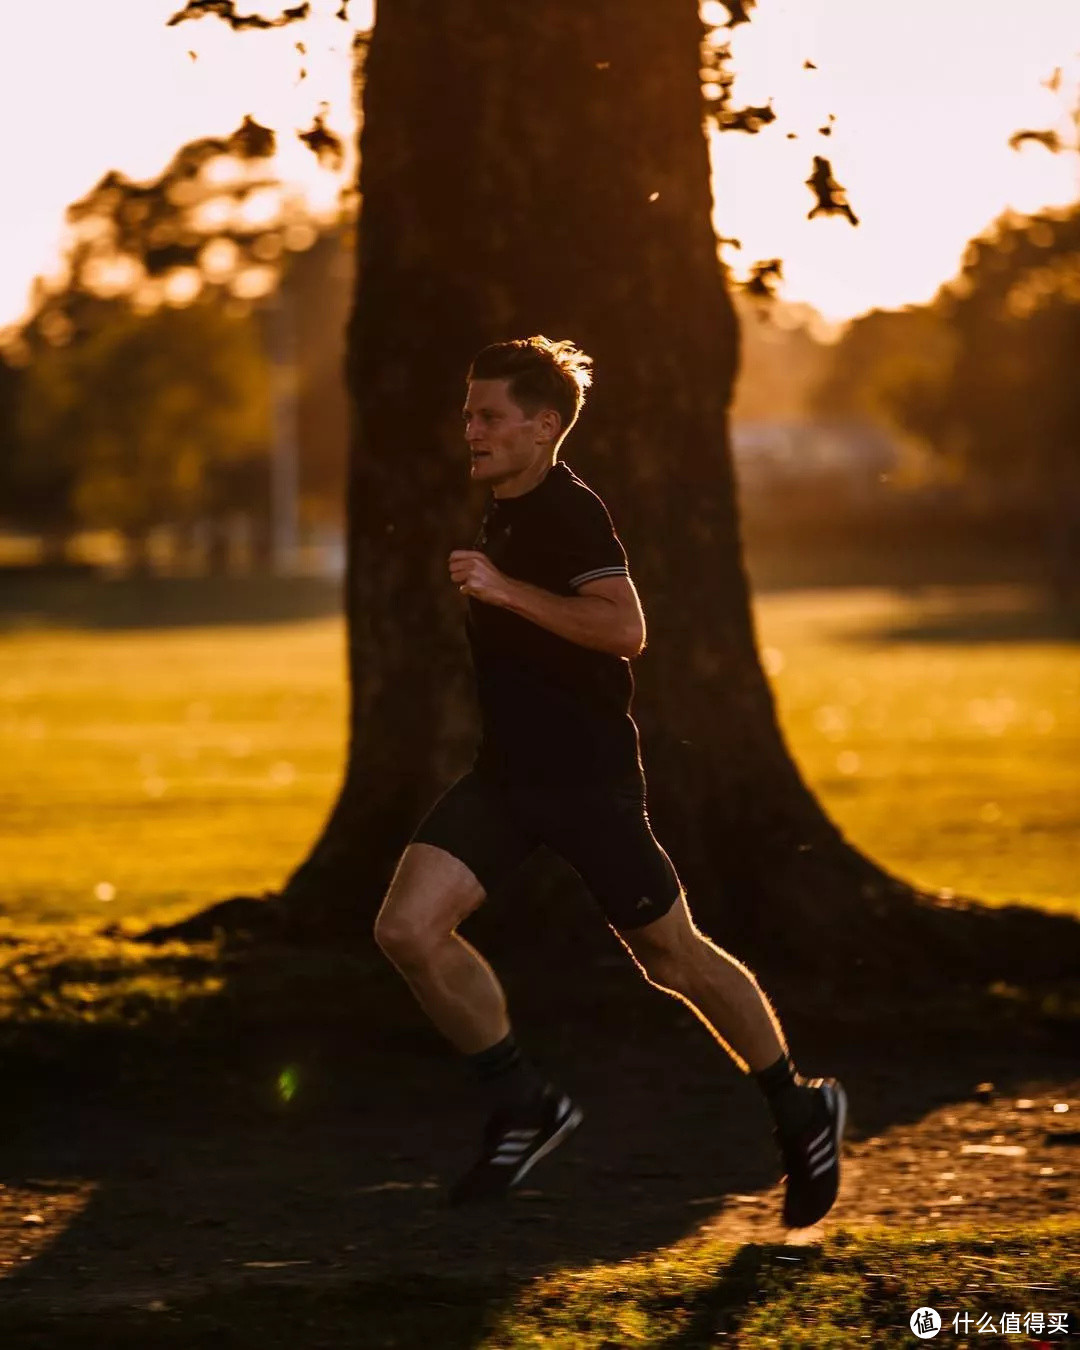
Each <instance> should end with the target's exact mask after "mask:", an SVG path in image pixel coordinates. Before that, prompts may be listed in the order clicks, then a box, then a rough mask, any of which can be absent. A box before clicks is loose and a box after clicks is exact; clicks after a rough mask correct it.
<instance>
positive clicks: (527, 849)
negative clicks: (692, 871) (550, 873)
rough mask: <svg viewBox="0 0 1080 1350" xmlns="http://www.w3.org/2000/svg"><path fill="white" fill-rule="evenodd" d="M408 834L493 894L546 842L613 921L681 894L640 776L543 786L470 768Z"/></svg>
mask: <svg viewBox="0 0 1080 1350" xmlns="http://www.w3.org/2000/svg"><path fill="white" fill-rule="evenodd" d="M412 842H413V843H416V844H432V845H434V847H436V848H441V849H443V850H444V851H445V852H446V853H450V854H452V855H453V856H454V857H455V858H458V859H459V860H460V861H461V862H463V863H464V864H465V866H466V867H467V868H468V869H469V870H470V871H471V872H472V873H473V875H474V876H475V877H476V878H477V880H478V881H479V882H480V884H481V885H482V886H483V888H484V890H485V891H486V892H487V893H488V894H489V895H490V894H491V892H492V891H493V890H495V889H496V888H497V887H499V886H500V885H501V884H502V883H503V882H504V881H505V880H506V878H507V877H508V876H509V875H510V873H511V872H512V871H513V870H514V869H515V868H516V867H518V866H519V865H520V864H521V863H522V862H524V861H525V859H526V858H527V857H528V856H529V854H530V853H532V852H533V851H534V850H535V849H536V848H538V847H539V846H540V845H541V844H546V845H547V846H548V848H550V849H552V850H553V851H554V852H555V853H558V854H559V855H560V857H562V858H565V859H566V861H567V862H568V863H569V864H570V866H571V867H573V868H574V870H575V871H576V872H577V873H578V875H579V876H580V877H581V879H582V881H584V883H585V885H586V886H587V887H588V889H589V891H590V892H591V893H592V895H593V897H594V898H595V900H596V901H597V903H598V904H599V906H600V908H601V910H602V911H603V913H604V916H605V918H606V919H607V921H608V923H610V924H611V926H612V927H613V928H615V929H618V930H619V931H623V930H627V929H633V928H642V927H644V926H645V925H646V924H649V923H652V922H653V921H654V920H655V919H659V918H661V917H662V916H663V915H664V914H666V913H667V912H668V910H670V909H671V907H672V905H674V904H675V902H676V900H678V898H679V896H680V895H681V894H682V886H681V884H680V882H679V878H678V876H677V875H676V872H675V868H674V867H673V866H672V865H671V859H670V858H669V857H668V855H667V854H666V853H665V852H664V850H663V849H662V848H661V847H660V845H659V844H658V843H657V841H656V837H655V836H654V835H653V832H652V827H651V826H650V824H649V816H648V812H647V811H646V809H645V792H644V785H643V784H642V782H641V781H640V780H636V781H633V782H631V783H630V784H628V785H627V786H625V787H622V786H619V787H615V788H611V787H599V786H597V787H593V786H591V785H589V786H578V785H566V786H560V787H546V788H540V787H537V786H534V785H517V784H507V783H503V782H496V781H494V780H492V779H489V778H487V777H485V776H483V775H481V774H479V773H477V772H476V771H475V770H474V771H473V772H471V773H467V774H466V775H465V777H464V778H460V779H458V781H457V782H456V783H455V784H454V785H453V787H451V788H450V789H449V790H448V791H447V792H446V793H445V794H444V795H443V796H442V797H440V799H439V800H438V801H437V802H436V803H435V805H434V806H433V807H432V808H431V810H430V811H429V812H428V814H427V816H425V818H424V819H423V820H422V821H421V823H420V825H419V826H418V828H417V830H416V833H415V834H414V835H413V838H412Z"/></svg>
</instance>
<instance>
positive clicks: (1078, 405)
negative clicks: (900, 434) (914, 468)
mask: <svg viewBox="0 0 1080 1350" xmlns="http://www.w3.org/2000/svg"><path fill="white" fill-rule="evenodd" d="M935 311H936V313H937V315H938V316H939V317H940V321H941V323H942V324H943V326H944V327H945V328H946V329H947V331H948V333H949V334H950V337H951V339H952V344H951V346H952V359H951V361H947V362H943V363H942V364H941V365H940V367H938V368H937V369H936V370H935V371H927V372H926V373H925V374H924V376H923V378H922V379H921V380H920V381H919V382H917V383H915V384H914V385H913V386H912V387H911V388H910V389H909V390H907V391H906V395H905V397H904V398H902V399H901V400H900V411H901V415H902V416H903V417H904V419H905V421H906V422H907V424H908V425H909V426H910V427H911V428H912V429H914V430H916V431H918V432H919V433H921V434H923V435H924V436H925V437H926V439H927V440H928V442H929V443H930V445H931V446H932V447H933V448H934V449H935V450H937V451H938V452H939V453H940V454H941V455H943V456H945V457H947V458H948V459H950V460H952V461H954V462H955V463H956V464H957V465H958V466H960V467H961V468H962V469H963V471H964V473H965V474H966V475H967V476H970V477H971V478H972V479H973V480H975V481H976V482H977V483H978V484H979V487H980V489H981V491H982V493H983V494H984V495H985V496H986V498H987V499H988V500H989V502H990V503H991V504H992V505H993V506H994V507H996V508H997V509H999V510H1000V509H1002V508H1004V507H1008V508H1010V509H1016V508H1017V507H1021V508H1027V509H1030V510H1033V511H1034V512H1035V513H1036V515H1037V516H1038V517H1039V518H1041V521H1042V525H1043V537H1044V540H1045V544H1046V550H1047V563H1048V569H1049V578H1050V580H1051V583H1052V586H1053V589H1054V591H1055V593H1056V594H1057V596H1058V598H1059V600H1060V601H1061V602H1062V603H1063V604H1069V603H1070V602H1074V601H1075V600H1076V599H1077V596H1078V594H1080V379H1078V377H1077V371H1078V368H1080V367H1078V361H1080V208H1074V209H1072V210H1070V211H1061V212H1044V213H1042V214H1040V215H1037V216H1033V217H1030V218H1027V217H1020V216H1015V215H1006V216H1003V217H1002V218H1000V219H999V220H998V221H996V222H995V224H994V225H993V226H992V227H991V229H990V230H989V231H987V233H986V234H984V235H983V236H981V237H980V238H979V239H977V240H975V241H974V242H973V243H972V244H971V245H970V246H969V248H968V251H967V254H966V256H965V258H964V263H963V266H962V268H961V270H960V274H959V276H958V277H957V278H956V280H955V281H953V282H952V283H950V284H949V285H948V286H946V287H945V288H943V290H942V292H941V293H940V295H939V296H938V298H937V301H936V302H935Z"/></svg>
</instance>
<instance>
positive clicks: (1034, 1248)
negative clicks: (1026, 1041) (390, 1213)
mask: <svg viewBox="0 0 1080 1350" xmlns="http://www.w3.org/2000/svg"><path fill="white" fill-rule="evenodd" d="M1078 1238H1080V1225H1078V1224H1077V1222H1076V1221H1075V1220H1056V1221H1055V1220H1050V1221H1046V1222H1043V1223H1040V1224H1037V1225H1034V1226H1029V1227H1028V1229H1027V1230H1026V1231H1023V1232H1021V1231H1018V1230H1017V1229H1015V1228H1009V1227H1007V1226H1005V1225H1000V1226H997V1227H995V1228H992V1229H989V1230H987V1229H984V1230H981V1231H980V1232H978V1233H973V1232H963V1231H953V1232H949V1233H941V1234H932V1233H927V1232H926V1231H921V1232H920V1233H919V1234H918V1236H914V1235H910V1234H904V1233H897V1232H886V1231H866V1232H862V1233H859V1234H852V1233H849V1232H846V1231H843V1230H841V1231H840V1232H837V1233H835V1234H833V1235H831V1236H829V1237H827V1238H825V1239H824V1240H823V1241H821V1242H816V1243H811V1244H808V1245H805V1246H792V1245H781V1244H757V1243H748V1244H746V1245H744V1246H741V1247H738V1246H736V1245H735V1244H733V1243H730V1242H729V1243H725V1242H718V1241H715V1240H712V1239H709V1240H704V1241H702V1240H698V1239H694V1238H690V1239H687V1240H686V1241H684V1242H681V1243H678V1244H677V1245H676V1246H674V1247H671V1248H667V1249H664V1250H662V1251H658V1252H656V1253H653V1254H650V1255H647V1256H643V1257H640V1258H638V1259H636V1260H630V1261H623V1262H619V1263H614V1264H611V1263H597V1264H595V1265H591V1266H588V1267H585V1268H581V1269H562V1270H555V1271H552V1272H551V1273H550V1274H547V1275H543V1276H541V1277H539V1278H537V1279H534V1280H530V1281H528V1282H525V1283H522V1284H518V1285H515V1284H514V1282H513V1281H512V1279H511V1277H510V1276H509V1275H502V1276H498V1275H494V1274H493V1275H492V1276H490V1277H488V1278H487V1279H471V1280H470V1279H469V1278H467V1277H465V1276H445V1275H439V1274H437V1273H432V1274H429V1275H425V1276H424V1278H423V1284H422V1294H420V1296H418V1291H420V1290H421V1286H420V1285H419V1284H418V1283H417V1277H416V1276H415V1275H413V1276H409V1275H403V1276H401V1277H399V1278H398V1279H396V1280H395V1279H392V1278H388V1279H383V1280H378V1279H364V1278H349V1277H348V1276H343V1277H341V1278H339V1279H337V1280H331V1279H326V1278H323V1279H320V1280H319V1281H318V1283H313V1282H304V1281H301V1280H293V1281H291V1282H287V1283H286V1282H278V1283H265V1284H264V1283H258V1282H256V1281H254V1280H246V1281H244V1282H243V1283H241V1282H238V1281H237V1282H230V1281H228V1280H227V1279H224V1278H223V1279H222V1280H221V1281H220V1282H216V1283H215V1287H213V1288H211V1289H208V1290H207V1291H205V1292H191V1293H188V1294H186V1295H185V1294H181V1293H179V1292H178V1293H177V1294H176V1295H170V1297H169V1298H168V1300H167V1302H166V1301H165V1300H158V1301H156V1302H149V1303H148V1302H147V1301H136V1300H127V1301H126V1302H124V1303H122V1304H121V1303H120V1302H116V1303H115V1304H113V1305H112V1306H110V1307H108V1308H102V1309H101V1310H99V1311H98V1312H97V1313H96V1314H95V1317H94V1318H93V1319H92V1320H91V1319H88V1318H87V1317H86V1316H85V1314H84V1313H82V1312H80V1313H78V1314H73V1313H71V1312H68V1313H66V1314H65V1313H63V1312H61V1311H59V1310H56V1311H54V1312H52V1313H46V1312H45V1311H43V1310H42V1311H30V1310H26V1311H23V1312H21V1313H20V1312H19V1311H18V1310H16V1311H15V1312H14V1313H13V1314H12V1315H11V1316H10V1317H9V1318H8V1319H7V1326H8V1327H9V1328H10V1331H11V1332H12V1333H13V1334H14V1335H15V1336H16V1337H17V1338H24V1339H20V1340H19V1343H20V1344H22V1343H26V1344H31V1343H32V1344H35V1345H37V1344H42V1345H44V1344H48V1345H49V1346H50V1347H53V1350H89V1348H90V1347H94V1350H97V1347H98V1346H99V1345H101V1344H103V1343H104V1341H103V1338H105V1339H107V1342H108V1344H109V1345H110V1346H112V1347H115V1350H143V1347H145V1346H148V1345H151V1344H152V1345H154V1346H157V1347H162V1350H164V1347H176V1350H180V1347H185V1348H186V1347H188V1346H191V1345H193V1344H196V1343H198V1344H200V1345H202V1344H204V1343H205V1344H210V1343H211V1341H212V1340H221V1341H222V1343H223V1344H228V1345H236V1346H241V1345H242V1346H256V1345H257V1346H260V1347H262V1348H263V1350H277V1348H278V1347H282V1348H284V1347H286V1346H288V1347H292V1346H296V1345H315V1344H319V1345H322V1344H326V1345H346V1344H347V1345H372V1346H374V1345H399V1346H405V1345H431V1346H439V1347H446V1348H447V1350H450V1348H451V1347H465V1346H471V1347H476V1350H518V1348H520V1350H525V1347H530V1348H531V1347H538V1346H542V1347H545V1350H614V1348H615V1347H623V1346H638V1345H640V1346H654V1347H658V1348H662V1347H665V1346H669V1347H671V1350H675V1347H676V1346H677V1347H680V1350H706V1348H707V1347H711V1346H716V1345H724V1346H742V1347H754V1348H755V1350H756V1347H761V1346H814V1347H833V1348H834V1350H850V1347H853V1346H874V1347H883V1348H884V1347H893V1346H895V1347H907V1346H910V1345H913V1344H915V1343H916V1340H915V1337H914V1336H913V1335H912V1333H911V1330H910V1325H909V1324H910V1318H911V1315H912V1313H913V1312H914V1311H915V1309H916V1308H919V1307H926V1306H929V1307H932V1308H934V1309H935V1310H936V1311H937V1312H938V1314H939V1316H940V1317H941V1319H942V1322H943V1327H942V1333H941V1334H942V1337H943V1340H945V1341H948V1342H950V1343H956V1344H964V1345H974V1344H985V1345H995V1346H997V1345H1006V1344H1012V1343H1013V1342H1014V1341H1016V1342H1017V1343H1021V1344H1031V1336H1030V1335H1029V1333H1028V1329H1027V1326H1026V1325H1025V1322H1024V1318H1025V1316H1027V1317H1029V1318H1030V1317H1032V1316H1034V1317H1036V1318H1041V1323H1038V1324H1037V1325H1038V1326H1041V1328H1042V1331H1043V1332H1044V1333H1045V1332H1046V1331H1048V1330H1049V1328H1050V1327H1051V1326H1052V1325H1055V1324H1058V1325H1062V1323H1061V1322H1060V1319H1061V1318H1062V1316H1068V1315H1069V1314H1070V1313H1072V1314H1073V1316H1072V1318H1071V1319H1070V1321H1069V1322H1068V1323H1065V1324H1064V1325H1069V1329H1070V1332H1074V1331H1075V1313H1074V1311H1073V1310H1074V1309H1075V1307H1076V1301H1077V1295H1078V1294H1080V1285H1078V1282H1077V1274H1076V1262H1075V1252H1076V1243H1077V1239H1078ZM965 1314H966V1316H967V1317H968V1319H969V1321H968V1322H967V1323H966V1324H964V1323H963V1322H962V1321H961V1323H960V1327H961V1329H962V1328H963V1326H964V1325H966V1326H968V1327H969V1328H970V1333H969V1334H968V1335H964V1334H963V1331H962V1330H961V1335H960V1337H959V1338H958V1337H957V1334H956V1332H955V1331H954V1322H953V1319H954V1318H956V1317H959V1318H961V1319H962V1318H963V1317H964V1315H965ZM1007 1314H1011V1315H1012V1316H1013V1317H1014V1318H1017V1319H1019V1323H1018V1325H1019V1328H1021V1330H1020V1331H1018V1332H1013V1331H1011V1330H1005V1331H1003V1330H1002V1327H1003V1318H1004V1317H1005V1315H1007ZM980 1318H981V1319H987V1318H988V1319H989V1320H990V1324H992V1326H993V1333H990V1331H989V1328H988V1326H987V1324H986V1322H985V1320H984V1323H983V1326H982V1329H981V1331H978V1332H977V1331H976V1327H977V1325H978V1323H979V1319H980ZM1066 1340H1067V1336H1065V1335H1063V1336H1062V1341H1063V1343H1064V1342H1065V1341H1066ZM1042 1343H1046V1344H1050V1343H1051V1342H1050V1341H1045V1342H1042Z"/></svg>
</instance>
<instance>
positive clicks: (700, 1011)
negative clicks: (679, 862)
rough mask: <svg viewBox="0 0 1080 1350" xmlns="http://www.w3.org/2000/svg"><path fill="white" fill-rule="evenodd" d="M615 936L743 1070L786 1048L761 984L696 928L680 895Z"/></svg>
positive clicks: (772, 1060) (757, 1066)
mask: <svg viewBox="0 0 1080 1350" xmlns="http://www.w3.org/2000/svg"><path fill="white" fill-rule="evenodd" d="M619 936H620V938H621V940H622V941H623V942H624V943H625V945H626V946H627V947H628V948H629V949H630V951H631V953H632V954H633V956H634V959H635V960H636V961H637V963H638V964H639V966H640V967H641V969H642V971H643V973H644V975H645V977H646V979H648V981H649V982H650V984H655V985H657V986H658V987H659V988H662V989H664V990H666V991H667V992H668V993H670V994H674V995H675V997H676V998H679V999H681V1000H682V1002H683V1003H685V1004H687V1006H688V1007H689V1008H690V1009H691V1011H693V1012H694V1013H695V1014H696V1015H697V1017H699V1018H700V1019H701V1021H702V1022H703V1023H704V1024H705V1026H706V1027H707V1028H708V1029H709V1031H710V1032H711V1033H712V1035H713V1036H714V1037H715V1038H716V1040H718V1041H719V1042H720V1044H721V1045H722V1046H723V1047H724V1049H725V1050H726V1051H727V1052H728V1054H729V1055H730V1056H731V1058H732V1059H733V1060H734V1061H735V1062H736V1064H738V1066H739V1067H740V1068H741V1069H750V1071H751V1072H753V1073H758V1072H760V1071H761V1070H762V1069H765V1068H768V1066H769V1065H770V1064H774V1063H775V1062H776V1060H777V1059H778V1058H780V1056H782V1055H785V1054H786V1053H787V1043H786V1041H785V1040H784V1033H783V1031H782V1029H781V1027H780V1022H779V1020H778V1018H777V1016H776V1013H775V1012H774V1011H773V1009H772V1006H771V1004H770V1003H769V1000H768V999H767V998H766V997H765V994H764V993H763V992H762V989H761V986H760V985H759V984H758V982H757V980H756V979H755V978H754V976H753V975H752V974H751V972H750V971H749V970H747V968H746V967H745V966H744V965H743V964H742V962H741V961H737V960H736V959H735V957H733V956H730V955H729V954H728V953H727V952H725V951H722V950H721V949H720V948H719V947H717V946H716V945H715V944H714V943H713V942H711V941H710V939H709V938H707V937H706V936H705V934H704V933H702V932H701V931H700V929H698V928H697V926H696V925H695V924H694V922H693V920H692V919H691V917H690V913H689V911H688V909H687V907H686V901H685V899H684V898H682V897H680V898H679V900H677V901H676V902H675V905H674V907H673V908H672V909H671V910H670V911H669V912H668V913H667V914H665V915H664V916H663V918H660V919H657V920H656V922H655V923H651V924H648V925H647V926H646V927H645V928H639V929H634V930H632V931H630V932H628V933H621V934H619Z"/></svg>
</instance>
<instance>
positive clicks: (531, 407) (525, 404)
mask: <svg viewBox="0 0 1080 1350" xmlns="http://www.w3.org/2000/svg"><path fill="white" fill-rule="evenodd" d="M468 378H469V379H470V380H508V381H509V394H510V397H511V398H512V399H513V400H514V402H515V403H516V404H517V405H518V407H519V408H520V409H521V411H522V412H523V413H524V414H525V415H526V417H535V416H536V414H537V413H538V412H539V411H540V409H541V408H554V409H555V411H556V412H557V413H558V414H559V421H560V423H561V428H560V431H559V437H558V439H559V440H561V439H562V438H563V436H565V435H566V433H567V432H568V431H569V430H570V428H571V427H572V426H573V425H574V423H575V422H576V421H577V415H578V413H579V412H580V411H581V405H582V404H583V403H584V402H585V390H586V389H588V387H589V386H590V385H591V384H592V357H591V356H586V354H585V353H584V352H583V351H582V350H581V348H580V347H577V346H575V344H574V343H573V342H570V341H569V340H567V341H564V342H552V341H551V339H550V338H546V337H543V336H541V335H539V334H538V335H537V336H535V337H529V338H516V339H515V340H514V341H513V342H494V343H492V345H491V346H490V347H485V348H484V350H483V351H482V352H479V353H477V355H476V356H475V357H474V358H473V363H472V365H471V366H470V367H469V376H468Z"/></svg>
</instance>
